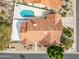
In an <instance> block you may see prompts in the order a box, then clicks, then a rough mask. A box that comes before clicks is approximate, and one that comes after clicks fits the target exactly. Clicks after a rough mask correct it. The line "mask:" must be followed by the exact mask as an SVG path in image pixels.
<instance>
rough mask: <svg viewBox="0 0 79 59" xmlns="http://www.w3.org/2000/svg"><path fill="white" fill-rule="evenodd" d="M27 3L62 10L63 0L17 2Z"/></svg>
mask: <svg viewBox="0 0 79 59" xmlns="http://www.w3.org/2000/svg"><path fill="white" fill-rule="evenodd" d="M17 1H19V2H23V1H24V2H25V3H41V4H43V5H45V6H47V7H49V8H55V9H61V7H62V5H63V0H23V1H22V0H17Z"/></svg>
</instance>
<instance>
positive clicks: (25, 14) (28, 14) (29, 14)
mask: <svg viewBox="0 0 79 59" xmlns="http://www.w3.org/2000/svg"><path fill="white" fill-rule="evenodd" d="M20 15H21V16H22V17H34V16H35V15H34V12H33V11H32V10H26V9H25V10H21V12H20Z"/></svg>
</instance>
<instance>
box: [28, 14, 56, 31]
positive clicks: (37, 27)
mask: <svg viewBox="0 0 79 59" xmlns="http://www.w3.org/2000/svg"><path fill="white" fill-rule="evenodd" d="M54 24H55V18H54V14H52V15H51V14H49V15H48V16H47V18H46V19H45V18H40V19H31V20H29V21H28V22H27V30H28V31H45V30H46V31H50V30H51V29H52V28H53V27H54Z"/></svg>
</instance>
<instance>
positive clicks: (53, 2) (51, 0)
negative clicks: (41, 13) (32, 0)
mask: <svg viewBox="0 0 79 59" xmlns="http://www.w3.org/2000/svg"><path fill="white" fill-rule="evenodd" d="M41 3H42V4H44V5H46V6H47V7H50V8H55V9H61V7H62V4H63V0H41Z"/></svg>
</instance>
